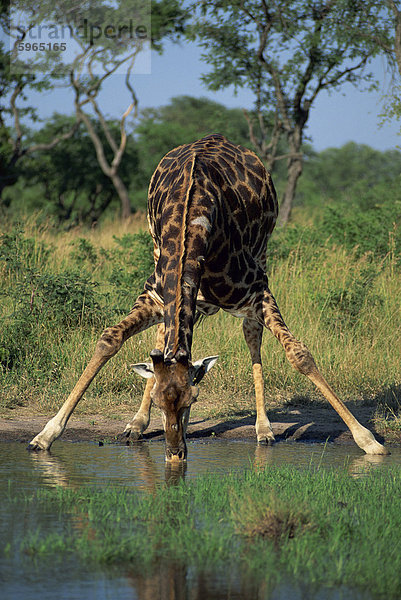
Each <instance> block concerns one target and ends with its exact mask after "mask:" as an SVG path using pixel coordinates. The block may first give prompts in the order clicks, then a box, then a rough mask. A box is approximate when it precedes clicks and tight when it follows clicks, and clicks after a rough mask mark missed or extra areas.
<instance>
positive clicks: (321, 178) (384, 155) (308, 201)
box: [296, 142, 401, 211]
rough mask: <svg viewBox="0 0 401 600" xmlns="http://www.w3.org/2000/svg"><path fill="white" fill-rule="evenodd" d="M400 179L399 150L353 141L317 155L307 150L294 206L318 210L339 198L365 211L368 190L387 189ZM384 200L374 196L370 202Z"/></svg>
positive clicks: (368, 198) (400, 162)
mask: <svg viewBox="0 0 401 600" xmlns="http://www.w3.org/2000/svg"><path fill="white" fill-rule="evenodd" d="M400 176H401V152H399V151H398V150H386V151H385V152H380V151H379V150H375V149H374V148H371V147H370V146H367V145H365V144H356V143H355V142H348V143H347V144H345V145H344V146H342V147H341V148H327V149H326V150H323V151H322V152H318V153H317V152H314V151H313V150H310V149H307V150H306V152H305V166H304V173H303V176H302V180H301V182H300V184H299V187H298V193H297V199H296V204H301V205H303V206H306V205H307V206H308V207H309V208H311V207H312V206H316V207H318V206H319V208H321V207H324V206H327V204H329V203H333V202H336V203H337V202H338V201H339V200H340V199H341V200H342V201H344V202H347V203H348V204H351V203H352V204H353V205H354V206H355V205H358V207H359V208H360V209H361V210H362V211H364V210H366V209H368V208H371V206H370V205H369V202H371V195H370V194H368V193H367V190H371V189H373V188H374V187H375V186H378V185H382V187H383V188H384V187H385V186H386V185H387V186H389V188H390V187H391V186H392V185H393V184H394V183H395V182H396V181H397V180H398V181H399V179H400ZM384 200H385V198H382V199H379V198H378V197H376V196H375V197H374V200H373V202H374V204H375V205H376V204H379V203H380V202H383V201H384Z"/></svg>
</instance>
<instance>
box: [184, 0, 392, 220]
mask: <svg viewBox="0 0 401 600" xmlns="http://www.w3.org/2000/svg"><path fill="white" fill-rule="evenodd" d="M199 6H200V16H198V18H197V19H196V20H195V22H194V24H193V26H192V28H191V32H190V36H191V38H192V39H198V40H199V42H200V44H201V46H202V47H203V48H204V49H205V54H204V56H203V57H204V60H205V61H206V62H207V64H208V65H209V66H210V67H211V70H210V71H209V72H208V73H207V74H206V75H204V76H203V79H204V81H205V82H206V84H207V85H208V87H209V88H210V89H214V90H218V89H222V88H225V87H227V86H229V85H233V86H234V88H235V89H238V88H241V87H247V88H249V89H250V90H251V91H252V92H253V94H254V96H255V106H254V110H253V111H252V113H251V114H248V122H249V131H250V137H251V140H252V141H253V143H254V145H255V146H256V147H257V149H258V151H259V153H260V154H261V156H262V158H263V159H264V161H265V162H266V163H267V164H268V166H269V167H270V168H271V167H272V166H273V165H274V163H275V162H276V161H278V160H283V159H286V161H287V180H286V186H285V190H284V195H283V200H282V202H281V208H280V222H281V223H282V224H285V223H286V222H287V221H288V219H289V218H290V215H291V209H292V205H293V201H294V197H295V191H296V186H297V182H298V179H299V177H300V175H301V174H302V165H303V154H302V143H303V140H304V137H305V128H306V126H307V123H308V119H309V116H310V112H311V109H312V107H313V104H314V103H315V101H316V98H317V97H318V95H319V94H320V93H321V92H322V91H329V92H330V91H334V90H338V89H339V88H340V87H341V86H342V85H343V84H344V83H352V84H354V85H357V84H358V85H360V84H361V83H364V84H365V85H367V86H372V85H374V84H375V81H374V78H373V75H372V73H371V72H370V71H369V69H368V66H369V63H370V61H371V59H372V58H373V57H375V56H376V55H377V54H378V53H380V52H381V51H382V49H381V47H380V45H379V44H378V43H377V41H375V40H374V39H372V38H371V37H366V36H365V35H364V32H365V31H366V29H370V28H374V29H375V31H376V34H377V36H378V37H379V38H380V40H383V41H386V43H391V40H392V36H391V23H390V19H389V18H388V15H386V14H384V13H383V7H382V3H381V2H379V1H378V0H369V1H366V0H295V1H294V0H276V1H274V2H267V0H211V1H209V0H204V1H203V2H201V4H200V5H199ZM193 10H194V11H195V10H196V7H195V5H194V6H193ZM198 15H199V11H198ZM282 136H284V137H285V139H286V144H287V147H288V151H287V152H286V153H285V154H278V147H279V146H278V144H279V142H280V139H281V138H282Z"/></svg>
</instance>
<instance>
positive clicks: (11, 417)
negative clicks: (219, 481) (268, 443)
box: [0, 406, 401, 444]
mask: <svg viewBox="0 0 401 600" xmlns="http://www.w3.org/2000/svg"><path fill="white" fill-rule="evenodd" d="M352 410H353V412H354V414H355V416H356V417H357V419H358V420H359V421H360V422H361V423H362V424H363V425H365V426H366V427H368V428H369V429H370V430H371V431H373V432H374V434H375V436H376V438H377V439H378V440H379V441H380V442H382V443H383V442H385V443H386V442H387V443H391V444H394V443H400V442H401V436H400V435H399V434H397V435H395V434H394V433H391V434H390V432H389V433H388V434H384V436H383V435H380V434H379V433H378V432H377V431H375V428H374V424H373V423H372V422H371V418H372V414H373V409H372V408H371V407H362V408H354V407H353V409H352ZM51 416H52V415H48V416H43V415H35V414H32V410H31V409H27V408H17V409H14V410H10V411H7V412H6V413H3V415H2V416H1V417H0V441H19V442H21V443H27V442H29V441H30V440H31V439H32V437H34V436H35V435H36V434H37V433H38V432H39V431H40V430H41V429H42V428H43V427H44V425H45V424H46V423H47V421H48V420H49V418H50V417H51ZM131 418H132V413H125V412H124V413H121V418H120V417H119V418H118V419H116V418H110V417H107V416H103V415H101V414H92V415H89V414H88V415H84V414H79V415H73V416H72V417H71V419H70V421H69V422H68V425H67V428H66V429H65V431H64V433H63V435H62V438H61V439H63V440H64V441H71V442H80V441H94V442H100V441H103V442H104V441H107V442H113V441H114V442H117V441H118V440H117V438H118V436H119V434H121V432H122V431H123V430H124V427H125V425H126V423H127V422H128V421H129V420H130V419H131ZM269 418H270V420H271V423H272V428H273V431H274V434H275V436H276V438H277V440H281V439H289V440H300V441H314V442H325V441H326V440H328V441H331V442H336V443H341V444H347V443H353V439H352V436H351V434H350V432H349V430H348V429H347V427H346V426H345V425H344V423H343V422H342V421H341V420H340V418H339V417H338V416H337V414H336V413H335V412H334V411H333V410H332V409H330V407H327V408H326V407H324V406H322V407H320V406H319V407H305V406H301V407H291V408H289V409H287V410H285V409H284V410H283V409H276V410H273V411H270V413H269ZM254 423H255V417H251V416H246V417H226V418H219V419H204V418H199V417H197V415H196V414H194V415H193V416H192V418H191V420H190V424H189V426H188V436H187V437H188V439H197V438H198V439H199V438H208V437H216V438H223V439H224V438H225V439H246V440H251V439H254V440H255V441H256V435H255V428H254ZM158 438H160V439H162V438H163V428H162V422H161V418H160V417H159V415H158V414H157V413H156V411H155V412H154V413H153V416H152V419H151V422H150V426H149V428H148V429H147V431H146V432H145V434H144V439H145V440H146V439H158Z"/></svg>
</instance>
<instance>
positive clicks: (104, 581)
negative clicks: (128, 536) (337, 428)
mask: <svg viewBox="0 0 401 600" xmlns="http://www.w3.org/2000/svg"><path fill="white" fill-rule="evenodd" d="M273 465H295V466H296V467H298V468H300V469H304V468H311V467H314V468H329V467H338V468H345V469H346V470H347V472H348V473H349V474H350V476H351V477H368V476H369V472H370V471H371V470H374V469H386V468H387V467H388V466H390V465H401V449H399V448H395V449H394V448H393V449H392V454H391V456H389V457H368V456H366V455H364V454H363V453H362V452H361V450H359V448H357V447H356V446H353V445H349V446H345V445H344V446H341V445H334V444H330V443H328V444H304V443H300V442H281V443H279V444H276V445H275V446H272V447H265V446H257V445H255V444H254V443H253V442H246V441H228V440H224V441H222V440H209V441H191V442H190V443H189V444H188V461H187V464H186V466H185V468H181V469H177V470H176V469H171V468H169V467H166V465H165V461H164V445H163V443H162V442H158V441H152V442H141V443H138V444H136V445H133V446H117V445H104V446H98V445H96V444H94V443H69V442H56V443H55V444H54V446H53V449H52V451H51V453H37V454H36V453H33V454H31V453H28V452H27V451H26V449H25V447H24V445H23V444H19V443H14V442H3V443H1V444H0V495H1V497H2V498H3V501H2V502H1V503H0V517H1V519H0V540H1V547H2V552H1V556H0V590H1V591H0V596H1V598H4V599H5V600H6V599H13V600H14V599H18V598H24V600H39V599H40V600H47V599H50V598H51V599H52V600H53V599H54V598H57V600H73V599H87V600H91V599H92V598H93V599H95V598H96V600H103V599H109V598H110V599H113V600H123V599H126V598H127V599H128V598H129V599H130V600H141V599H148V598H152V599H153V598H154V599H156V600H157V599H158V598H167V597H168V598H169V599H171V600H184V599H185V600H198V599H199V600H208V599H213V600H219V599H223V598H224V599H225V598H227V599H228V598H230V599H234V600H236V599H238V600H239V599H241V600H242V599H247V598H249V599H252V598H258V600H259V599H260V600H284V599H287V598H291V599H294V600H298V599H299V600H300V599H301V598H308V599H315V600H339V599H343V600H362V598H363V599H364V600H374V597H373V596H370V595H367V593H366V592H364V593H363V594H359V592H358V591H355V590H350V589H348V588H345V587H343V586H339V587H337V588H336V589H332V588H330V589H329V588H321V587H320V588H317V589H315V588H313V589H312V588H311V587H310V586H305V587H303V588H301V587H300V586H299V585H298V584H295V583H294V582H291V581H288V580H287V581H285V582H282V583H280V584H279V585H277V586H276V587H274V588H273V589H272V588H271V587H270V586H269V585H268V584H267V582H266V581H265V582H262V583H260V582H258V583H257V582H255V581H249V580H247V578H246V577H244V576H243V575H241V574H240V573H239V572H237V571H235V570H234V571H233V570H231V571H230V570H228V571H224V570H221V569H220V570H219V569H216V570H215V571H214V572H212V573H210V572H209V573H205V572H202V571H196V570H194V569H193V568H187V567H185V566H183V565H180V566H177V565H176V564H174V563H171V564H163V565H159V566H158V567H157V568H156V570H155V571H154V572H152V574H151V575H146V576H145V574H142V573H138V572H137V571H135V568H134V567H133V568H132V569H131V568H130V567H126V566H124V567H121V568H119V567H113V568H109V567H107V566H102V567H101V568H100V567H98V566H96V567H95V566H94V565H92V566H91V565H90V564H80V561H79V560H76V559H75V557H74V556H67V557H66V558H65V560H64V559H63V562H62V564H60V563H57V562H56V563H55V562H54V561H50V563H48V564H47V563H46V561H42V560H36V559H35V556H25V555H24V553H22V552H20V551H18V540H19V539H22V538H23V536H24V533H25V532H26V530H27V529H28V528H37V531H38V535H39V536H40V535H41V532H46V530H47V528H48V527H49V524H51V523H52V522H53V521H54V522H56V521H57V523H58V525H57V527H61V528H62V527H63V521H62V519H61V520H60V515H59V514H58V512H57V510H56V509H55V510H54V511H53V512H46V513H43V512H41V511H40V510H35V509H34V508H32V505H30V508H27V507H26V506H25V505H24V504H23V503H22V502H18V501H17V502H15V498H17V500H18V497H19V496H20V497H21V498H22V496H25V495H27V494H28V495H29V494H32V493H33V492H34V491H36V490H37V489H43V488H50V487H52V488H58V487H64V488H78V487H81V486H89V487H95V488H98V489H99V488H100V489H102V488H105V487H106V486H113V487H119V486H120V487H121V488H129V489H132V490H133V491H134V490H138V491H140V493H141V494H147V493H150V492H151V491H152V490H154V489H155V487H158V486H161V485H164V484H165V482H167V483H169V484H174V481H175V480H178V479H182V478H185V480H187V481H190V480H193V479H196V478H197V477H199V476H200V475H202V474H205V473H218V474H224V473H227V472H232V471H238V470H244V469H254V468H264V467H269V466H273ZM7 499H8V500H9V501H7ZM24 506H25V508H24ZM144 551H146V549H144ZM167 588H168V590H169V595H168V596H167V595H166V594H167Z"/></svg>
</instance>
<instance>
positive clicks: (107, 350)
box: [28, 291, 163, 450]
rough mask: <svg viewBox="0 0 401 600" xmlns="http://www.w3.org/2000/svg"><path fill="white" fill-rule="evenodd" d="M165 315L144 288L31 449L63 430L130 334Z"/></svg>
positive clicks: (41, 446) (43, 446)
mask: <svg viewBox="0 0 401 600" xmlns="http://www.w3.org/2000/svg"><path fill="white" fill-rule="evenodd" d="M162 318H163V311H162V310H161V308H160V306H159V305H157V304H156V302H155V301H154V300H153V299H152V298H151V297H150V296H149V294H148V293H147V292H146V291H145V292H144V293H143V294H141V296H139V298H138V299H137V301H136V303H135V305H134V307H133V309H132V310H131V312H130V313H129V315H128V316H127V317H126V318H125V319H123V320H122V321H121V322H120V323H119V324H118V325H115V326H113V327H108V328H107V329H106V330H105V331H104V332H103V334H102V336H101V337H100V339H99V341H98V343H97V344H96V348H95V352H94V354H93V356H92V358H91V360H90V361H89V363H88V366H87V367H86V369H85V371H84V372H83V373H82V375H81V377H80V378H79V380H78V383H77V384H76V385H75V387H74V389H73V390H72V392H71V394H70V395H69V396H68V398H67V400H66V401H65V403H64V404H63V406H62V407H61V409H60V410H59V412H58V413H57V414H56V416H54V417H53V418H52V419H50V421H49V422H48V423H47V424H46V426H45V427H44V428H43V429H42V431H41V432H40V433H39V434H38V435H37V436H36V437H34V438H33V440H32V441H31V442H30V444H29V445H28V450H49V448H50V447H51V445H52V443H53V442H54V440H56V439H57V438H58V437H60V435H61V434H62V433H63V431H64V429H65V426H66V425H67V422H68V419H69V418H70V416H71V414H72V413H73V411H74V409H75V407H76V406H77V404H78V402H79V401H80V399H81V398H82V396H83V395H84V393H85V392H86V390H87V389H88V387H89V385H90V384H91V382H92V381H93V379H94V378H95V377H96V375H97V373H98V372H99V371H100V369H101V368H102V367H103V366H104V365H105V364H106V362H107V361H108V360H110V358H111V357H112V356H114V355H115V354H116V353H117V352H118V351H119V349H120V348H121V346H122V345H123V343H124V342H125V341H126V340H127V339H128V338H129V337H131V336H132V335H134V334H135V333H139V332H140V331H143V330H144V329H147V328H148V327H150V326H151V325H155V324H156V323H158V322H160V321H161V320H162Z"/></svg>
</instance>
